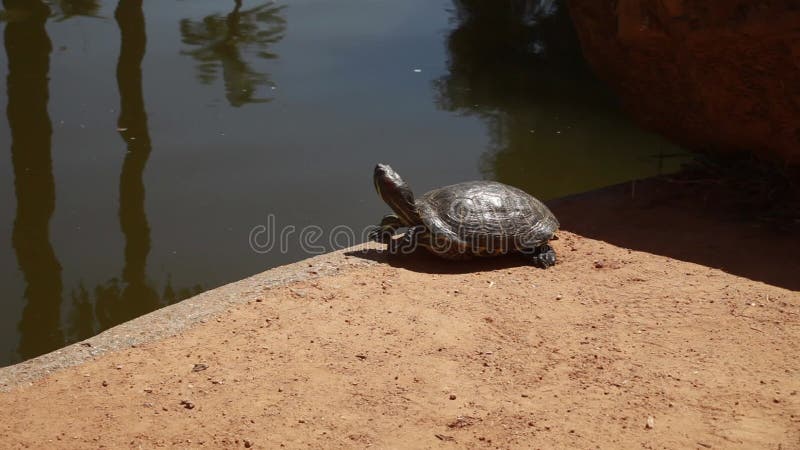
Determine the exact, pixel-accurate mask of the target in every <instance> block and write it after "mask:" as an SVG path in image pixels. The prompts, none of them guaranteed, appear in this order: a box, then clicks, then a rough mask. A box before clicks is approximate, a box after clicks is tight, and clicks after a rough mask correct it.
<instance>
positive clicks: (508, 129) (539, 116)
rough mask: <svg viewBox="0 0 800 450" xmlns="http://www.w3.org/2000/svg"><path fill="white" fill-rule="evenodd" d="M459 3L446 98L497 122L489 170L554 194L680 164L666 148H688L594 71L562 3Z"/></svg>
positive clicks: (440, 100)
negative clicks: (655, 129) (661, 133)
mask: <svg viewBox="0 0 800 450" xmlns="http://www.w3.org/2000/svg"><path fill="white" fill-rule="evenodd" d="M454 5H455V8H454V10H453V15H454V18H455V22H456V23H457V28H456V29H455V30H454V31H453V32H452V33H451V34H450V35H449V37H448V40H447V49H448V55H449V61H448V69H449V74H448V75H446V76H444V77H442V78H440V79H438V80H436V81H435V83H434V86H435V90H436V92H437V104H438V106H439V107H440V108H442V109H445V110H448V111H454V112H459V113H462V114H468V115H477V116H478V117H481V118H482V119H484V121H485V122H486V123H487V125H488V128H489V132H490V138H491V144H490V145H491V148H490V151H489V152H488V153H487V154H486V156H485V158H484V160H483V161H482V163H481V170H482V171H483V172H484V174H485V176H486V177H488V178H494V179H498V180H500V181H503V182H506V183H509V184H513V185H516V186H520V187H522V188H524V189H526V190H528V191H530V192H532V193H535V194H536V195H537V196H539V197H542V198H545V199H548V198H555V197H559V196H563V195H568V194H572V193H575V192H579V191H581V190H590V189H594V188H598V187H602V186H606V185H610V184H614V183H618V182H622V181H626V180H628V179H632V178H640V177H643V176H647V175H648V174H650V175H654V174H657V173H659V171H660V170H671V169H673V168H674V169H677V168H678V161H672V160H667V161H666V162H664V161H663V160H662V159H659V155H671V154H676V153H680V154H682V153H683V152H682V151H681V150H680V149H678V148H676V147H675V146H673V145H671V144H669V143H668V142H666V141H665V140H663V139H661V138H659V137H657V136H654V135H651V134H648V133H645V132H643V131H641V130H639V129H638V128H636V127H635V126H634V125H633V124H632V123H631V122H630V121H629V120H628V119H626V118H625V117H624V116H623V115H622V114H621V113H619V112H618V110H617V108H616V104H615V101H614V99H613V97H612V96H611V94H610V93H609V92H608V91H607V90H606V89H605V87H604V86H603V85H602V84H600V83H599V82H598V81H597V80H596V79H595V78H594V77H593V75H592V73H591V72H590V70H589V68H588V66H587V65H586V63H585V61H584V60H583V58H582V54H581V49H580V44H579V42H578V40H577V37H576V34H575V31H574V29H573V27H572V23H571V20H570V18H569V14H568V12H567V10H566V7H565V6H564V5H563V4H562V2H558V1H554V0H502V1H495V2H483V1H480V0H454ZM555 168H558V170H554V169H555Z"/></svg>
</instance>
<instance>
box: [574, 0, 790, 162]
mask: <svg viewBox="0 0 800 450" xmlns="http://www.w3.org/2000/svg"><path fill="white" fill-rule="evenodd" d="M569 7H570V14H571V15H572V17H573V21H574V23H575V26H576V29H577V31H578V35H579V38H580V41H581V45H582V47H583V51H584V54H585V56H586V58H587V60H588V61H589V63H590V64H591V66H592V67H593V69H594V70H595V72H596V73H597V74H598V76H599V77H600V78H602V79H603V80H604V81H605V82H607V83H608V84H609V85H610V86H611V87H612V89H614V90H615V91H616V92H617V94H618V95H619V97H620V99H621V101H622V103H623V106H624V107H625V108H626V110H628V111H629V112H630V113H631V114H632V115H633V116H634V118H636V119H637V120H638V121H639V122H641V123H642V124H643V125H644V126H645V127H647V128H650V129H653V130H655V131H658V132H660V133H662V134H664V135H666V136H668V137H670V138H672V139H673V140H675V141H677V142H680V143H682V144H684V145H687V146H690V147H694V148H697V149H701V150H716V151H742V150H744V151H750V152H754V153H757V154H759V155H762V156H765V157H770V158H775V159H779V160H782V161H785V162H787V163H789V164H794V165H800V1H797V0H794V1H792V0H774V1H769V0H765V1H758V2H755V1H752V0H703V1H700V0H696V1H695V0H618V1H617V2H601V1H596V0H570V1H569Z"/></svg>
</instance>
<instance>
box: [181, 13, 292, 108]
mask: <svg viewBox="0 0 800 450" xmlns="http://www.w3.org/2000/svg"><path fill="white" fill-rule="evenodd" d="M285 8H286V7H285V6H277V5H275V4H274V3H272V2H269V3H265V4H262V5H259V6H256V7H253V8H250V9H244V10H243V9H242V1H241V0H235V1H234V6H233V10H232V11H231V12H230V13H228V14H227V15H225V16H223V15H221V14H211V15H208V16H206V17H204V18H203V20H202V21H199V22H198V21H193V20H190V19H183V20H181V24H180V27H181V35H182V36H183V43H184V44H187V45H189V46H190V47H191V49H190V50H185V51H183V52H182V53H183V54H187V55H191V56H192V57H193V58H195V59H196V60H197V61H198V65H197V71H198V74H197V76H198V79H199V80H200V81H201V82H203V83H206V84H209V83H211V82H213V81H214V80H216V78H217V76H218V74H219V72H220V71H221V72H222V78H223V80H224V83H225V97H226V98H227V99H228V103H230V105H231V106H242V105H244V104H246V103H263V102H268V101H270V100H272V98H271V97H256V91H257V89H258V87H259V86H268V87H274V83H273V82H272V80H271V79H270V77H269V74H266V73H263V72H259V71H257V70H255V69H253V68H252V67H251V66H250V64H248V63H247V62H245V56H244V55H243V53H244V52H246V51H249V50H254V51H255V52H256V55H258V57H260V58H263V59H274V58H277V55H276V54H274V53H271V52H270V51H269V46H270V45H272V44H275V43H277V42H278V41H280V40H281V39H283V32H284V30H285V29H286V20H285V19H284V18H283V17H282V16H281V14H282V13H283V10H284V9H285Z"/></svg>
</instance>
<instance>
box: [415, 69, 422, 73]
mask: <svg viewBox="0 0 800 450" xmlns="http://www.w3.org/2000/svg"><path fill="white" fill-rule="evenodd" d="M420 72H422V69H414V73H420Z"/></svg>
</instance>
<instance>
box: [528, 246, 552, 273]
mask: <svg viewBox="0 0 800 450" xmlns="http://www.w3.org/2000/svg"><path fill="white" fill-rule="evenodd" d="M531 264H533V266H534V267H538V268H540V269H547V268H548V267H552V266H555V265H556V252H555V250H553V247H550V246H549V245H547V244H544V245H540V246H539V247H537V248H536V249H535V250H534V252H533V255H531Z"/></svg>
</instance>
